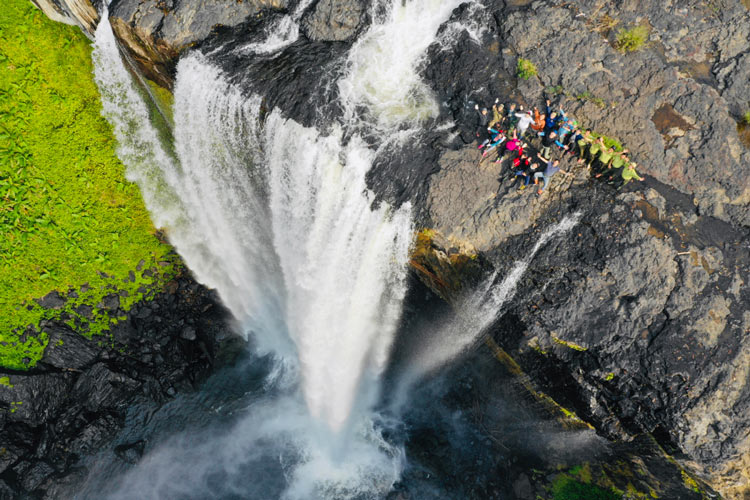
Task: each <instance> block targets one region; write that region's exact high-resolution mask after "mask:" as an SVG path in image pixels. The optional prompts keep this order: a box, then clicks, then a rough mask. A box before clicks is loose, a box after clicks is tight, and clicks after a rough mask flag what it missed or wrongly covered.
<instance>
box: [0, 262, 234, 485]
mask: <svg viewBox="0 0 750 500" xmlns="http://www.w3.org/2000/svg"><path fill="white" fill-rule="evenodd" d="M227 319H228V313H227V312H226V311H225V310H224V308H223V306H221V305H220V303H219V301H218V299H217V297H216V296H215V294H214V293H213V292H211V291H209V290H207V289H206V288H204V287H203V286H201V285H198V284H197V283H196V282H195V281H194V280H193V279H192V278H191V277H190V276H188V275H183V276H181V277H178V278H177V279H175V280H174V281H172V282H170V283H169V284H167V286H166V287H165V291H164V292H162V293H160V294H158V295H157V296H156V297H155V298H154V299H153V300H151V301H148V302H143V303H140V304H137V305H136V306H135V307H134V308H133V309H132V310H131V311H129V312H128V314H127V319H126V320H125V321H121V322H120V323H118V324H117V325H116V326H114V327H113V328H112V329H111V330H110V331H109V332H108V333H107V334H104V335H101V336H96V337H94V338H92V339H87V338H85V337H83V336H82V335H81V334H80V333H79V332H76V331H74V330H72V329H71V328H70V326H68V325H67V324H66V323H64V322H62V321H59V322H58V321H48V322H46V323H45V324H44V325H42V326H43V328H44V330H45V332H47V334H48V340H49V343H48V347H47V349H46V351H45V353H44V357H43V358H42V360H41V361H40V362H39V363H38V364H37V366H36V367H35V368H34V369H33V370H31V371H29V372H23V373H21V372H18V373H15V372H10V373H7V372H6V373H2V374H0V498H15V497H14V496H13V493H11V494H10V496H8V495H5V493H6V490H7V491H9V492H15V495H17V496H18V498H41V497H42V496H43V495H44V492H45V491H46V490H47V489H49V488H50V487H52V486H53V485H55V484H57V482H58V481H60V478H64V477H67V476H68V474H69V473H70V471H71V467H72V466H74V465H75V464H76V462H77V460H78V458H80V457H82V456H85V455H88V454H91V453H94V452H96V451H97V450H99V449H100V448H101V447H102V446H103V445H104V444H105V443H107V442H108V441H109V440H110V439H112V438H113V437H114V435H115V433H116V432H117V431H118V430H119V429H120V428H121V427H122V425H123V423H124V421H125V414H126V411H127V409H128V407H129V406H130V405H132V404H133V403H134V402H135V401H136V400H142V401H144V400H145V401H151V402H156V403H163V402H165V401H168V400H169V399H171V398H173V397H174V396H175V395H176V394H177V392H178V391H189V390H192V388H193V387H194V386H195V384H197V383H198V382H200V381H201V380H202V379H203V378H205V377H206V376H207V375H208V374H209V373H210V372H211V370H212V369H213V365H214V362H215V360H216V358H217V356H218V355H219V354H220V353H221V352H226V351H227V350H228V349H230V345H231V344H232V343H241V342H240V341H239V340H238V338H237V337H235V336H227V335H226V332H228V331H229V327H228V324H227ZM141 450H142V448H141ZM121 453H122V454H123V456H124V457H125V458H123V460H126V459H130V460H132V457H133V456H134V454H137V447H136V448H133V449H130V450H121ZM128 457H130V458H128Z"/></svg>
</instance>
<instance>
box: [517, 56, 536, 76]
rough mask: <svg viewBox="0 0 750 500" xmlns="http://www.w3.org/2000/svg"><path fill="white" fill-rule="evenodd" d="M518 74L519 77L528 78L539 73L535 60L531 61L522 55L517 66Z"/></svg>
mask: <svg viewBox="0 0 750 500" xmlns="http://www.w3.org/2000/svg"><path fill="white" fill-rule="evenodd" d="M516 75H517V76H518V78H523V79H524V80H528V79H529V78H531V77H532V76H536V75H537V69H536V66H535V65H534V63H533V62H531V61H529V60H528V59H524V58H522V57H520V58H519V59H518V66H517V67H516Z"/></svg>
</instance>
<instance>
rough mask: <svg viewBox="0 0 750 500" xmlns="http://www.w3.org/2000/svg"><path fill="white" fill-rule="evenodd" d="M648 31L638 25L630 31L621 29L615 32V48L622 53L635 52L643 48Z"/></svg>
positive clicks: (646, 28)
mask: <svg viewBox="0 0 750 500" xmlns="http://www.w3.org/2000/svg"><path fill="white" fill-rule="evenodd" d="M648 35H649V29H648V27H646V26H643V25H639V26H634V27H633V28H630V29H621V30H620V31H618V32H617V37H616V39H615V47H616V48H617V49H619V50H621V51H623V52H635V51H636V50H639V49H641V48H643V45H644V44H645V43H646V41H647V40H648Z"/></svg>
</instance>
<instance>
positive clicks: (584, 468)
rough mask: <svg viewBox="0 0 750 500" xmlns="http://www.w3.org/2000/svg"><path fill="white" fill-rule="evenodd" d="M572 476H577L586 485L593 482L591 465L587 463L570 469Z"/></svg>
mask: <svg viewBox="0 0 750 500" xmlns="http://www.w3.org/2000/svg"><path fill="white" fill-rule="evenodd" d="M569 472H570V474H571V475H573V476H576V477H577V478H578V479H579V480H580V481H582V482H584V483H590V482H591V465H589V464H588V463H585V464H583V465H577V466H575V467H573V468H572V469H570V471H569Z"/></svg>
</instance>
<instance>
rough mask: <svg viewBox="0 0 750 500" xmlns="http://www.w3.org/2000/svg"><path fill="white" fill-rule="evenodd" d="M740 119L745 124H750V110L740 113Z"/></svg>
mask: <svg viewBox="0 0 750 500" xmlns="http://www.w3.org/2000/svg"><path fill="white" fill-rule="evenodd" d="M742 121H743V122H744V123H745V125H750V111H745V114H744V115H742Z"/></svg>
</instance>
